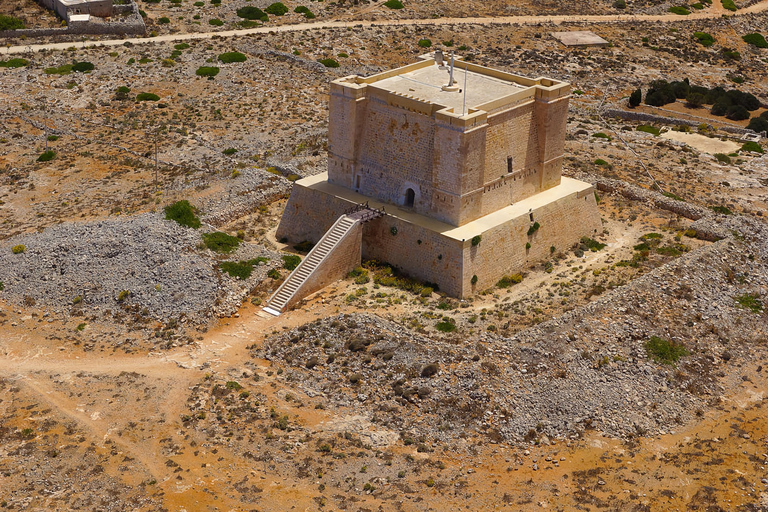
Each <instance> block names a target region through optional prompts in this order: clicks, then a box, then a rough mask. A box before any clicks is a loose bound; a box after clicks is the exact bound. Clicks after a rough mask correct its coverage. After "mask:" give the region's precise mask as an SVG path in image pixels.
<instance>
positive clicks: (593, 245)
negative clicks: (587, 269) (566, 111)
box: [580, 236, 605, 252]
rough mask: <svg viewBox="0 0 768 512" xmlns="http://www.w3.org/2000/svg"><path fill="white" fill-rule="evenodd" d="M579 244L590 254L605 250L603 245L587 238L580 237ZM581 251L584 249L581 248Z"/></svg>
mask: <svg viewBox="0 0 768 512" xmlns="http://www.w3.org/2000/svg"><path fill="white" fill-rule="evenodd" d="M580 243H581V244H582V245H585V246H586V247H587V249H589V250H590V251H592V252H597V251H601V250H603V249H604V248H605V244H601V243H600V242H598V241H597V240H592V239H591V238H589V237H587V236H583V237H581V240H580ZM582 250H584V248H582Z"/></svg>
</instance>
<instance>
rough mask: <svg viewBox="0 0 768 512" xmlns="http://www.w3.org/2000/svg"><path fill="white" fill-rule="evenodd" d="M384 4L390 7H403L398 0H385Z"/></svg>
mask: <svg viewBox="0 0 768 512" xmlns="http://www.w3.org/2000/svg"><path fill="white" fill-rule="evenodd" d="M384 6H385V7H388V8H390V9H402V8H403V7H404V6H403V2H401V1H400V0H387V1H386V2H384Z"/></svg>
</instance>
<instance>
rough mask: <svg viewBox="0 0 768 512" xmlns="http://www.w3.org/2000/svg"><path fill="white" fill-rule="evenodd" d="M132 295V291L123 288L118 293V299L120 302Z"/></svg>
mask: <svg viewBox="0 0 768 512" xmlns="http://www.w3.org/2000/svg"><path fill="white" fill-rule="evenodd" d="M130 295H131V292H130V291H128V290H123V291H121V292H120V293H118V294H117V301H118V302H123V301H124V300H125V299H127V298H128V297H130Z"/></svg>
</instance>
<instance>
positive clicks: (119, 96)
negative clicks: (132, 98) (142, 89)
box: [115, 85, 131, 101]
mask: <svg viewBox="0 0 768 512" xmlns="http://www.w3.org/2000/svg"><path fill="white" fill-rule="evenodd" d="M130 93H131V88H130V87H126V86H124V85H121V86H120V87H118V88H117V89H115V99H116V100H118V101H125V100H127V99H128V98H129V96H128V95H129V94H130Z"/></svg>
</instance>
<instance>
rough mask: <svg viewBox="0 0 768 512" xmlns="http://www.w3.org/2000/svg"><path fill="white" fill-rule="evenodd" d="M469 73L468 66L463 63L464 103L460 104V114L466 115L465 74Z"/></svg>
mask: <svg viewBox="0 0 768 512" xmlns="http://www.w3.org/2000/svg"><path fill="white" fill-rule="evenodd" d="M468 74H469V66H467V63H466V62H465V63H464V103H463V104H462V105H461V115H463V116H465V115H467V75H468Z"/></svg>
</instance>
